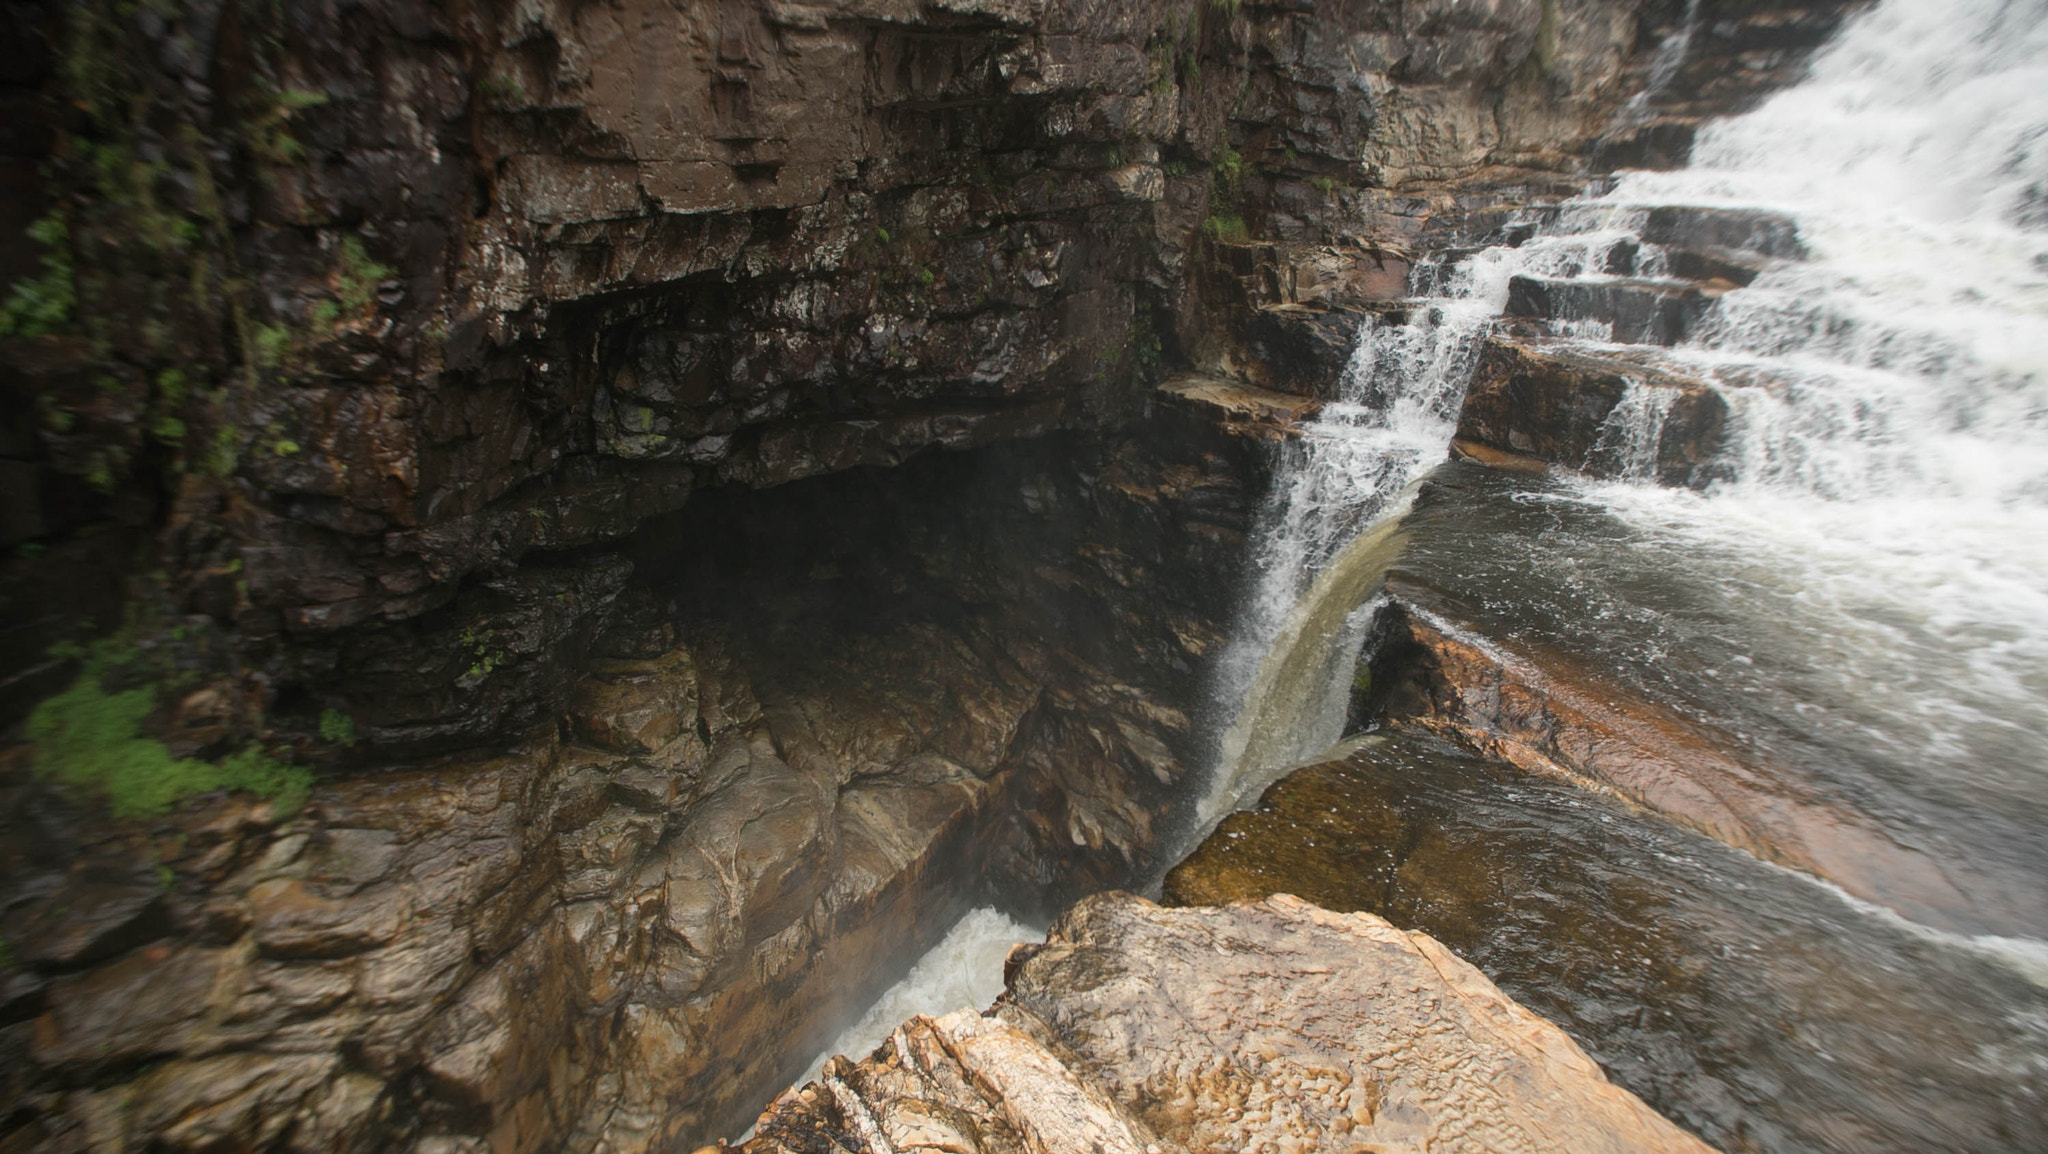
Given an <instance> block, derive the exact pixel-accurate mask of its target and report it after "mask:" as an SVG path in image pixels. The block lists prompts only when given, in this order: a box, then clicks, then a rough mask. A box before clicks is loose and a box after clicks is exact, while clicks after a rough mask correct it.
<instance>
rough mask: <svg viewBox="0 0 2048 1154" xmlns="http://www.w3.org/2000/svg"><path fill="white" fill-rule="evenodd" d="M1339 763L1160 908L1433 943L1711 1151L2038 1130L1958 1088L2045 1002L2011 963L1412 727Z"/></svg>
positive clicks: (1983, 1142) (1311, 772) (1259, 811)
mask: <svg viewBox="0 0 2048 1154" xmlns="http://www.w3.org/2000/svg"><path fill="white" fill-rule="evenodd" d="M1333 756H1336V757H1337V760H1333V761H1330V762H1326V763H1323V764H1320V765H1314V766H1308V767H1304V768H1301V769H1298V770H1296V771H1294V772H1293V773H1291V774H1289V775H1288V776H1287V777H1286V778H1285V779H1283V780H1282V781H1280V782H1278V783H1276V784H1274V785H1273V786H1272V787H1271V788H1269V789H1267V790H1266V791H1265V792H1264V794H1263V795H1262V796H1261V797H1260V798H1259V799H1258V800H1257V803H1256V804H1255V805H1253V806H1251V807H1249V808H1247V809H1245V810H1244V811H1242V812H1239V813H1235V814H1232V815H1231V816H1230V817H1228V818H1226V819H1225V820H1224V821H1223V823H1222V824H1221V825H1219V826H1218V827H1217V829H1216V831H1215V832H1214V833H1213V834H1211V835H1210V836H1209V837H1208V838H1207V839H1206V840H1205V841H1204V842H1203V843H1202V845H1201V847H1200V848H1199V849H1197V850H1196V851H1195V852H1194V853H1193V854H1190V855H1189V857H1188V858H1187V860H1185V861H1184V862H1182V863H1181V864H1180V865H1179V866H1177V867H1176V868H1175V869H1174V870H1173V871H1172V872H1171V873H1169V874H1168V875H1167V877H1166V879H1165V887H1164V889H1165V896H1164V898H1163V900H1164V901H1165V902H1167V903H1168V904H1169V905H1178V904H1187V905H1197V906H1210V905H1222V904H1226V903H1233V902H1250V901H1259V900H1262V899H1264V898H1266V897H1267V896H1268V895H1272V894H1275V893H1287V894H1294V895H1298V896H1300V897H1301V898H1303V899H1304V900H1307V901H1310V902H1314V903H1315V904H1317V905H1320V906H1323V907H1325V908H1327V909H1330V910H1343V911H1351V910H1359V911H1364V912H1367V913H1371V914H1376V915H1378V916H1380V917H1384V918H1386V919H1388V920H1389V921H1391V922H1393V923H1394V924H1395V925H1399V926H1404V927H1407V928H1408V929H1410V930H1411V931H1419V932H1421V933H1426V934H1428V935H1430V936H1431V937H1432V938H1434V939H1435V940H1437V941H1438V942H1441V943H1442V944H1443V945H1444V946H1446V947H1448V948H1449V949H1450V950H1452V951H1454V952H1455V953H1456V954H1457V955H1458V956H1459V957H1460V958H1462V959H1464V960H1465V961H1468V962H1470V963H1472V964H1473V965H1475V966H1477V967H1479V969H1480V970H1481V971H1482V972H1484V973H1485V974H1486V975H1487V977H1488V978H1490V979H1492V980H1493V981H1494V982H1496V983H1498V984H1499V986H1500V988H1501V989H1502V991H1503V992H1505V993H1506V994H1507V995H1508V996H1510V997H1512V998H1514V999H1515V1000H1516V1001H1518V1002H1520V1003H1521V1004H1522V1005H1523V1006H1526V1007H1527V1008H1528V1009H1530V1010H1532V1011H1534V1012H1535V1013H1537V1014H1540V1015H1542V1016H1543V1017H1544V1018H1546V1019H1548V1020H1550V1021H1552V1022H1554V1023H1556V1024H1557V1025H1558V1026H1560V1027H1562V1028H1563V1029H1564V1030H1565V1031H1566V1032H1567V1033H1569V1034H1570V1035H1571V1037H1572V1038H1573V1039H1574V1040H1575V1041H1577V1042H1578V1043H1579V1044H1580V1045H1581V1046H1583V1047H1584V1048H1585V1050H1586V1052H1587V1053H1588V1054H1590V1055H1591V1056H1592V1057H1593V1058H1594V1060H1596V1061H1598V1062H1599V1063H1600V1064H1601V1066H1602V1067H1603V1068H1604V1069H1605V1070H1606V1072H1607V1075H1608V1077H1610V1078H1612V1079H1613V1080H1614V1081H1615V1082H1616V1083H1617V1084H1618V1085H1621V1086H1623V1087H1625V1088H1626V1089H1628V1090H1630V1091H1631V1092H1633V1093H1635V1094H1638V1095H1640V1096H1641V1097H1642V1098H1643V1100H1644V1101H1645V1102H1647V1103H1649V1104H1650V1105H1651V1106H1652V1107H1654V1108H1655V1109H1657V1110H1659V1111H1661V1112H1662V1113H1664V1114H1665V1115H1666V1116H1668V1117H1670V1118H1671V1119H1672V1120H1673V1121H1675V1122H1677V1123H1678V1124H1679V1125H1681V1126H1684V1127H1685V1128H1686V1129H1688V1130H1690V1131H1692V1132H1693V1133H1695V1134H1698V1135H1700V1136H1701V1137H1702V1138H1704V1139H1705V1140H1706V1141H1708V1142H1710V1143H1712V1144H1714V1145H1716V1146H1718V1147H1720V1148H1722V1149H1726V1150H1771V1149H1785V1148H1802V1149H1814V1150H1855V1151H1885V1152H1887V1154H1910V1152H1914V1151H1921V1150H1926V1149H1929V1148H1936V1149H1946V1148H1955V1149H2028V1148H2031V1147H2032V1146H2036V1145H2039V1138H2040V1137H2041V1135H2042V1133H2043V1131H2044V1129H2048V1120H2038V1121H2037V1120H2035V1119H2034V1113H2035V1112H2034V1111H2033V1110H2032V1107H2031V1103H2032V1101H2033V1094H2032V1090H2031V1088H2030V1087H2029V1086H2028V1085H2027V1084H2025V1083H2024V1082H2016V1081H2013V1080H2012V1079H2011V1077H2010V1075H2009V1074H2007V1073H2006V1072H2004V1071H2002V1070H1994V1069H1989V1068H1985V1067H1981V1066H1977V1065H1975V1064H1974V1061H1975V1055H1977V1054H1980V1053H1982V1052H1983V1050H1984V1047H1985V1046H1986V1045H1987V1043H1989V1044H1992V1045H1997V1044H2000V1043H1998V1042H1990V1040H1991V1039H2012V1040H2013V1041H2015V1042H2017V1033H2016V1027H2015V1026H2013V1025H2008V1024H2007V1023H2011V1022H2013V1018H2014V1015H2013V1007H2014V1006H2015V1005H2029V1006H2035V1005H2039V1004H2040V1003H2041V1002H2042V1000H2043V998H2044V994H2043V992H2042V991H2041V990H2040V989H2039V987H2038V986H2036V985H2035V984H2034V982H2033V980H2032V979H2031V978H2030V977H2027V976H2024V975H2023V974H2022V973H2021V972H2018V971H2017V970H2015V969H2012V968H2008V967H2009V965H2010V961H2001V960H1998V959H1996V958H1994V957H1992V956H1990V955H1985V954H1968V955H1967V956H1966V954H1965V952H1963V951H1958V950H1957V949H1956V948H1955V945H1954V942H1953V940H1952V939H1951V940H1949V942H1948V944H1941V943H1940V942H1938V941H1937V940H1936V939H1935V938H1933V937H1931V936H1930V935H1929V934H1928V932H1927V931H1926V930H1925V929H1923V928H1920V927H1916V926H1909V925H1908V924H1907V923H1902V922H1897V921H1890V920H1880V919H1873V918H1871V917H1870V916H1869V915H1868V913H1867V912H1866V911H1863V910H1859V909H1858V908H1856V907H1855V906H1854V905H1853V904H1852V903H1848V902H1844V901H1842V900H1841V899H1840V897H1839V896H1838V895H1836V894H1835V893H1833V892H1831V891H1829V890H1828V889H1827V888H1825V887H1821V886H1816V885H1813V884H1812V883H1811V882H1809V881H1807V880H1806V879H1804V878H1801V877H1799V876H1798V875H1796V874H1794V873H1793V872H1791V871H1789V870H1783V869H1778V868H1775V867H1772V866H1769V865H1766V864H1764V863H1763V862H1760V861H1758V860H1757V859H1755V858H1753V857H1751V856H1749V855H1748V854H1744V853H1741V852H1738V851H1735V850H1731V849H1728V848H1727V847H1725V846H1722V845H1718V844H1716V843H1715V842H1713V841H1712V840H1710V839H1708V838H1705V837H1702V836H1699V835H1698V834H1696V833H1693V832H1691V831H1688V830H1685V829H1681V828H1679V827H1677V826H1675V825H1673V824H1672V823H1670V822H1668V821H1664V820H1661V819H1659V818H1658V817H1657V816H1656V815H1654V814H1651V813H1646V812H1641V811H1634V810H1632V808H1631V807H1630V806H1628V805H1627V804H1625V803H1620V802H1617V801H1615V800H1614V799H1612V798H1602V797H1598V796H1592V795H1589V794H1588V793H1587V791H1586V789H1585V788H1584V787H1583V786H1582V785H1579V784H1575V783H1573V782H1571V781H1566V780H1555V779H1548V778H1544V777H1537V776H1531V775H1529V774H1526V773H1524V772H1522V771H1520V770H1518V769H1515V768H1513V767H1511V766H1508V765H1506V764H1503V763H1501V762H1497V761H1493V760H1491V759H1488V758H1485V757H1482V756H1479V755H1476V754H1474V753H1472V752H1471V751H1469V750H1465V749H1461V748H1459V747H1458V746H1456V745H1454V744H1452V743H1450V742H1447V741H1444V740H1442V739H1439V738H1436V737H1433V736H1432V735H1430V734H1428V733H1425V732H1421V731H1418V730H1416V729H1414V728H1410V727H1408V726H1404V725H1393V726H1387V727H1383V728H1380V729H1378V730H1376V731H1374V732H1373V733H1371V734H1369V735H1365V736H1362V737H1359V738H1357V739H1354V740H1352V741H1350V742H1347V743H1346V745H1345V747H1343V748H1342V749H1341V750H1340V751H1333ZM1788 1021H1796V1022H1798V1023H1799V1028H1798V1029H1796V1030H1787V1029H1786V1028H1785V1025H1784V1024H1785V1023H1786V1022H1788ZM2017 1044H2019V1045H2021V1046H2024V1045H2026V1043H2025V1042H2017Z"/></svg>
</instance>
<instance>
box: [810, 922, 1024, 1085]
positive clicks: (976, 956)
mask: <svg viewBox="0 0 2048 1154" xmlns="http://www.w3.org/2000/svg"><path fill="white" fill-rule="evenodd" d="M1043 937H1045V930H1044V928H1043V927H1032V926H1027V925H1025V924H1024V923H1022V922H1020V921H1017V920H1016V919H1014V918H1012V917H1009V916H1008V915H1006V914H1004V913H1003V912H1002V911H1000V910H996V909H992V908H989V907H986V906H984V907H982V908H981V909H977V910H970V911H969V912H968V913H967V915H966V916H965V917H963V918H961V919H960V920H959V921H958V922H955V923H954V925H953V928H952V929H951V930H948V931H947V932H946V936H945V937H944V938H943V939H941V940H940V942H939V944H938V945H936V946H933V947H932V948H931V949H930V950H928V951H927V952H926V953H925V955H924V957H922V958H919V959H918V961H917V964H916V965H915V966H912V967H911V970H910V972H909V973H908V974H906V975H904V977H903V980H902V981H900V982H898V983H896V984H895V985H893V986H891V987H889V989H888V991H887V992H886V993H884V994H883V995H882V996H881V997H880V998H877V999H876V1000H875V1003H874V1004H873V1005H872V1006H869V1007H868V1010H867V1013H865V1014H863V1015H861V1019H860V1021H858V1022H855V1023H854V1024H853V1025H851V1026H848V1027H847V1028H846V1030H845V1031H844V1032H843V1033H841V1034H840V1035H839V1037H838V1038H837V1039H836V1040H834V1041H833V1043H832V1044H831V1045H830V1046H827V1047H826V1048H825V1051H824V1053H821V1054H819V1055H818V1056H817V1058H815V1059H814V1060H812V1062H811V1065H810V1068H809V1069H807V1070H805V1071H804V1073H803V1076H802V1077H800V1078H798V1079H797V1080H796V1085H799V1086H801V1085H803V1084H805V1083H806V1082H810V1081H813V1080H815V1079H816V1078H817V1077H818V1072H819V1071H820V1070H822V1069H824V1066H825V1062H826V1061H827V1060H828V1059H830V1058H831V1057H832V1055H834V1054H844V1055H846V1056H847V1057H849V1058H853V1059H855V1060H859V1059H861V1058H865V1057H867V1056H868V1054H869V1053H870V1052H871V1051H872V1050H874V1048H875V1047H876V1046H879V1045H881V1044H882V1043H883V1042H884V1041H886V1040H888V1037H889V1034H890V1032H891V1031H893V1030H895V1028H896V1027H897V1026H899V1025H901V1024H902V1023H903V1022H905V1021H907V1020H909V1019H911V1018H913V1017H916V1016H917V1015H919V1014H928V1015H931V1016H933V1017H937V1016H938V1015H940V1014H945V1013H949V1012H951V1011H953V1010H958V1009H962V1008H968V1009H975V1010H982V1009H986V1008H987V1007H988V1005H989V1003H991V1002H993V1001H995V1000H996V996H997V995H999V994H1001V993H1002V992H1003V960H1004V959H1005V958H1007V957H1009V955H1010V950H1011V948H1012V947H1014V946H1016V945H1018V944H1019V943H1021V942H1035V941H1038V940H1040V939H1041V938H1043Z"/></svg>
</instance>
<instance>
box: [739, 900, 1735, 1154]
mask: <svg viewBox="0 0 2048 1154" xmlns="http://www.w3.org/2000/svg"><path fill="white" fill-rule="evenodd" d="M1010 967H1011V972H1010V974H1009V975H1008V985H1009V990H1008V992H1007V993H1006V994H1005V995H1004V996H1003V998H1002V999H1001V1000H1000V1001H998V1002H997V1004H996V1006H995V1007H994V1008H993V1009H992V1010H990V1011H989V1012H988V1013H987V1014H976V1013H975V1012H973V1011H972V1010H960V1011H956V1012H954V1013H952V1014H948V1015H946V1016H945V1017H943V1018H938V1019H931V1018H914V1019H912V1020H911V1021H910V1022H907V1023H905V1024H904V1025H903V1026H901V1027H899V1028H898V1029H897V1031H896V1032H895V1033H894V1034H893V1035H891V1037H890V1039H889V1041H888V1042H886V1043H884V1044H883V1045H882V1046H881V1047H880V1048H878V1049H877V1050H876V1051H875V1053H874V1054H873V1055H871V1056H869V1057H868V1058H866V1059H865V1060H863V1061H860V1062H850V1061H848V1060H846V1059H844V1058H835V1059H833V1061H832V1062H831V1063H829V1064H828V1065H827V1066H826V1069H825V1074H824V1077H823V1079H822V1080H821V1081H820V1082H817V1083H813V1084H811V1085H809V1086H806V1087H804V1088H803V1089H801V1090H793V1091H791V1092H789V1093H788V1094H786V1095H784V1096H783V1097H782V1098H781V1099H779V1100H778V1101H777V1102H776V1104H775V1105H774V1106H773V1107H771V1108H770V1110H769V1111H768V1112H767V1113H766V1114H764V1115H763V1116H762V1119H761V1124H760V1129H759V1132H758V1136H757V1137H756V1138H755V1139H754V1140H753V1141H751V1142H749V1143H748V1144H747V1145H746V1146H745V1147H744V1149H745V1150H747V1151H748V1152H749V1154H776V1152H781V1151H789V1152H793V1154H794V1152H802V1154H815V1152H821V1151H826V1150H830V1149H832V1148H834V1146H837V1147H839V1148H842V1149H845V1150H851V1151H856V1152H862V1154H885V1152H889V1151H899V1152H900V1151H907V1150H920V1149H943V1150H952V1151H965V1152H972V1154H996V1152H998V1151H1003V1152H1007V1151H1020V1152H1021V1151H1032V1152H1034V1154H1037V1152H1065V1151H1074V1152H1077V1154H1078V1152H1082V1151H1109V1152H1120V1154H1145V1152H1149V1151H1159V1150H1169V1149H1170V1150H1212V1149H1213V1150H1257V1149H1280V1150H1288V1151H1304V1150H1316V1149H1338V1150H1417V1151H1420V1150H1424V1149H1428V1150H1443V1151H1459V1150H1471V1151H1480V1150H1488V1151H1496V1150H1528V1151H1536V1150H1557V1151H1669V1152H1672V1154H1678V1152H1687V1154H1706V1152H1707V1151H1708V1150H1709V1147H1707V1146H1706V1145H1705V1144H1704V1143H1702V1142H1700V1141H1699V1140H1698V1139H1696V1138H1694V1137H1692V1136H1691V1135H1689V1134H1687V1133H1685V1132H1684V1131H1683V1130H1680V1129H1679V1128H1678V1127H1676V1126H1674V1125H1672V1124H1671V1123H1670V1122H1669V1121H1667V1120H1665V1119H1664V1118H1663V1117H1661V1116H1659V1115H1658V1114H1657V1113H1656V1112H1654V1111H1652V1110H1651V1109H1649V1108H1648V1107H1647V1106H1645V1105H1643V1104H1642V1102H1641V1101H1639V1100H1638V1099H1637V1098H1636V1097H1635V1096H1634V1095H1632V1094H1630V1093H1628V1092H1627V1091H1625V1090H1622V1089H1620V1088H1619V1087H1616V1086H1614V1085H1612V1084H1611V1083H1609V1082H1608V1081H1607V1080H1606V1078H1605V1077H1604V1076H1603V1075H1602V1074H1601V1072H1600V1068H1599V1067H1598V1066H1597V1065H1595V1064H1594V1063H1593V1062H1592V1061H1591V1060H1590V1059H1588V1058H1587V1057H1586V1056H1585V1054H1584V1053H1583V1052H1581V1051H1580V1050H1579V1048H1578V1046H1577V1045H1575V1044H1574V1043H1573V1042H1572V1041H1571V1039H1569V1038H1567V1037H1566V1036H1565V1035H1564V1033H1563V1032H1562V1031H1561V1030H1559V1029H1558V1028H1557V1027H1555V1026H1553V1025H1551V1024H1549V1023H1548V1022H1545V1021H1543V1020H1542V1019H1541V1018H1538V1017H1536V1016H1535V1015H1534V1014H1531V1013H1529V1012H1528V1011H1527V1010H1525V1009H1523V1008H1522V1007H1520V1006H1518V1005H1516V1004H1515V1003H1514V1002H1513V1001H1511V1000H1509V999H1508V998H1507V997H1506V996H1505V995H1503V994H1502V993H1501V992H1500V991H1499V990H1498V989H1496V988H1495V987H1494V985H1493V983H1491V982H1489V981H1487V980H1486V978H1485V977H1484V976H1483V975H1482V974H1480V973H1479V971H1478V970H1476V969H1473V968H1472V967H1471V966H1470V965H1468V964H1466V963H1465V962H1463V961H1461V960H1459V959H1458V958H1457V957H1456V956H1455V955H1453V954H1452V953H1451V952H1450V951H1448V950H1446V949H1444V948H1443V947H1442V946H1441V945H1439V944H1437V942H1436V941H1435V940H1434V939H1432V938H1430V937H1428V936H1427V935H1424V934H1419V933H1405V932H1403V931H1401V930H1398V929H1396V928H1394V927H1393V926H1392V925H1390V924H1388V923H1387V922H1385V921H1383V920H1381V919H1380V918H1378V917H1375V916H1373V915H1371V914H1337V913H1331V912H1329V911H1327V910H1323V909H1319V908H1317V907H1315V906H1312V905H1309V904H1308V903H1306V902H1303V901H1300V900H1298V899H1295V898H1291V897H1287V896H1284V895H1282V896H1278V897H1273V898H1270V899H1267V900H1264V901H1259V902H1248V903H1243V904H1239V905H1234V906H1230V907H1228V908H1224V909H1162V908H1160V907H1158V906H1155V905H1153V904H1151V903H1149V902H1146V901H1144V900H1142V899H1139V898H1135V897H1132V896H1130V895H1128V894H1104V895H1101V896H1098V897H1094V898H1090V899H1087V900H1086V901H1084V902H1082V903H1081V904H1080V905H1078V906H1076V907H1075V908H1074V909H1073V910H1072V911H1071V912H1069V913H1068V914H1067V915H1066V916H1065V917H1063V918H1062V919H1061V920H1060V922H1059V924H1057V925H1056V926H1054V928H1053V930H1052V932H1051V933H1049V934H1048V935H1047V941H1046V944H1044V945H1042V946H1024V947H1019V949H1018V951H1017V952H1015V953H1013V954H1012V955H1011V963H1010Z"/></svg>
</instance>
